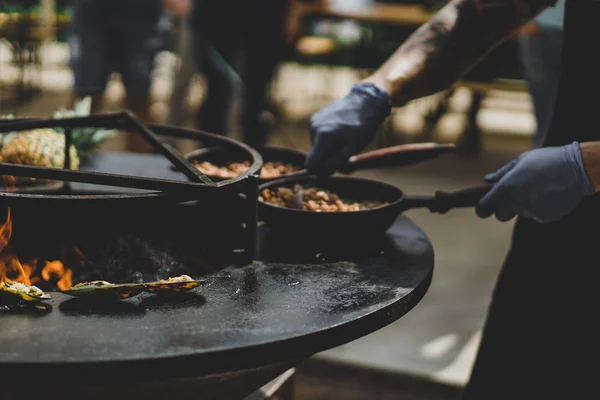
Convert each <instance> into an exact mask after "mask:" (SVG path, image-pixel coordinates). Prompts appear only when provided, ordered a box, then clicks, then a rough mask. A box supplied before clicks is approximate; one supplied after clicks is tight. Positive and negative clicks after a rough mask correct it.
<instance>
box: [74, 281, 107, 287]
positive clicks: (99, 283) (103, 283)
mask: <svg viewBox="0 0 600 400" xmlns="http://www.w3.org/2000/svg"><path fill="white" fill-rule="evenodd" d="M112 285H114V284H113V283H110V282H106V281H91V282H79V283H78V284H76V285H73V287H72V288H71V289H80V288H84V287H85V288H87V287H98V286H112Z"/></svg>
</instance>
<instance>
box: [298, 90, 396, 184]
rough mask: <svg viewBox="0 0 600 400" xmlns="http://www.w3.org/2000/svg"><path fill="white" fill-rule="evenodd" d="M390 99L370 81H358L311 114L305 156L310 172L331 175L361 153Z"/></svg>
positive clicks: (387, 112)
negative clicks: (308, 139)
mask: <svg viewBox="0 0 600 400" xmlns="http://www.w3.org/2000/svg"><path fill="white" fill-rule="evenodd" d="M391 110H392V99H391V97H390V95H389V94H388V92H387V91H385V90H384V89H382V88H380V87H379V86H377V85H375V84H373V83H365V82H362V83H357V84H356V85H354V86H353V87H352V89H351V90H350V93H348V94H347V95H346V96H344V97H342V98H341V99H338V100H336V101H334V102H333V103H331V104H329V105H328V106H326V107H324V108H323V109H321V110H319V111H317V112H316V113H315V114H313V116H312V117H311V118H310V135H311V142H312V148H311V150H310V152H309V153H308V156H307V159H306V168H307V169H308V171H309V172H310V173H313V174H317V175H330V174H332V173H333V172H334V171H335V170H336V169H337V168H338V167H339V166H341V165H343V164H344V163H346V162H347V161H348V159H349V158H350V157H352V156H353V155H355V154H358V153H360V152H361V151H362V150H363V149H364V148H365V147H367V145H368V144H369V142H370V141H371V140H373V138H374V137H375V133H376V132H377V128H378V127H379V125H381V123H382V122H383V121H384V120H385V119H386V118H387V116H388V115H390V113H391Z"/></svg>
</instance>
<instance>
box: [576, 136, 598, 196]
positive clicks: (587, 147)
mask: <svg viewBox="0 0 600 400" xmlns="http://www.w3.org/2000/svg"><path fill="white" fill-rule="evenodd" d="M579 147H580V148H581V157H582V159H583V165H584V166H585V171H586V172H587V174H588V177H589V178H590V181H591V182H592V185H593V186H594V192H595V193H599V192H600V142H585V143H581V144H580V145H579Z"/></svg>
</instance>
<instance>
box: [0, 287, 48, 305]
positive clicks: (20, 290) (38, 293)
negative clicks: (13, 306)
mask: <svg viewBox="0 0 600 400" xmlns="http://www.w3.org/2000/svg"><path fill="white" fill-rule="evenodd" d="M0 293H1V294H7V295H9V296H12V297H15V298H17V299H21V300H25V301H31V302H39V301H41V300H48V299H50V298H51V297H50V295H49V294H48V293H44V292H43V291H42V290H41V289H40V288H38V287H37V286H28V285H25V284H24V283H20V282H2V283H0Z"/></svg>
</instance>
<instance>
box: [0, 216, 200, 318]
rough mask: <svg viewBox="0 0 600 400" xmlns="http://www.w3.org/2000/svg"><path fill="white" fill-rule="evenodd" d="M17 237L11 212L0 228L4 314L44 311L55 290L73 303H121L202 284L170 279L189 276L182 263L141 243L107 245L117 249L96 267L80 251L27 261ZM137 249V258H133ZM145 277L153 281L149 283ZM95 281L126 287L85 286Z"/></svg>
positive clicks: (121, 239) (126, 240)
mask: <svg viewBox="0 0 600 400" xmlns="http://www.w3.org/2000/svg"><path fill="white" fill-rule="evenodd" d="M12 233H13V218H12V215H11V209H10V208H8V209H7V211H6V219H5V220H4V221H3V223H2V224H1V225H0V309H7V307H10V306H20V305H34V306H40V302H41V301H43V300H49V299H50V298H51V295H50V294H49V293H47V291H54V290H58V291H61V292H63V293H66V294H69V295H71V296H74V297H85V298H93V299H96V300H97V299H101V300H109V299H117V300H121V299H125V298H129V297H132V296H136V295H138V294H140V293H142V292H148V293H154V294H163V293H178V292H185V291H188V290H190V289H193V288H196V287H198V286H200V285H201V284H202V283H203V281H202V280H194V279H192V278H191V277H190V276H189V275H186V274H181V275H179V276H171V273H172V272H182V271H183V270H184V267H183V263H181V262H179V261H178V260H176V259H175V258H172V257H170V256H169V255H167V254H166V253H163V254H159V252H158V251H156V249H154V248H153V247H152V246H151V245H150V244H148V243H145V242H144V241H143V240H142V239H140V238H136V237H132V236H130V237H123V236H118V235H117V236H116V237H115V238H114V239H111V240H108V241H107V242H105V244H108V248H110V247H112V251H111V250H109V253H107V254H109V256H108V257H107V259H105V260H100V259H99V260H97V261H96V262H93V261H89V260H87V259H86V257H85V255H84V254H83V252H82V250H81V249H80V248H79V247H78V246H76V245H73V246H66V247H63V248H61V249H59V250H58V251H57V257H55V258H54V257H53V258H40V257H31V256H29V257H22V256H21V255H20V253H19V251H18V249H17V248H16V247H15V246H14V245H13V243H12V242H11V237H12ZM135 247H137V250H138V251H137V253H130V252H129V251H130V250H131V249H132V248H135ZM104 248H107V247H106V246H105V247H104ZM119 248H120V249H119ZM119 250H121V251H119ZM98 253H100V252H98ZM125 255H127V256H125ZM127 257H130V258H133V259H134V260H135V261H134V263H135V267H138V268H137V269H139V270H133V269H132V268H131V267H132V266H131V265H130V266H129V268H128V266H127V264H128V263H130V261H128V260H127V259H126V258H127ZM96 258H98V257H96ZM144 275H145V276H146V277H151V278H152V277H154V279H144ZM96 278H103V279H114V280H119V281H122V283H112V282H108V281H104V280H94V281H87V280H86V279H96ZM78 281H79V282H78ZM74 282H78V283H74Z"/></svg>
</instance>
